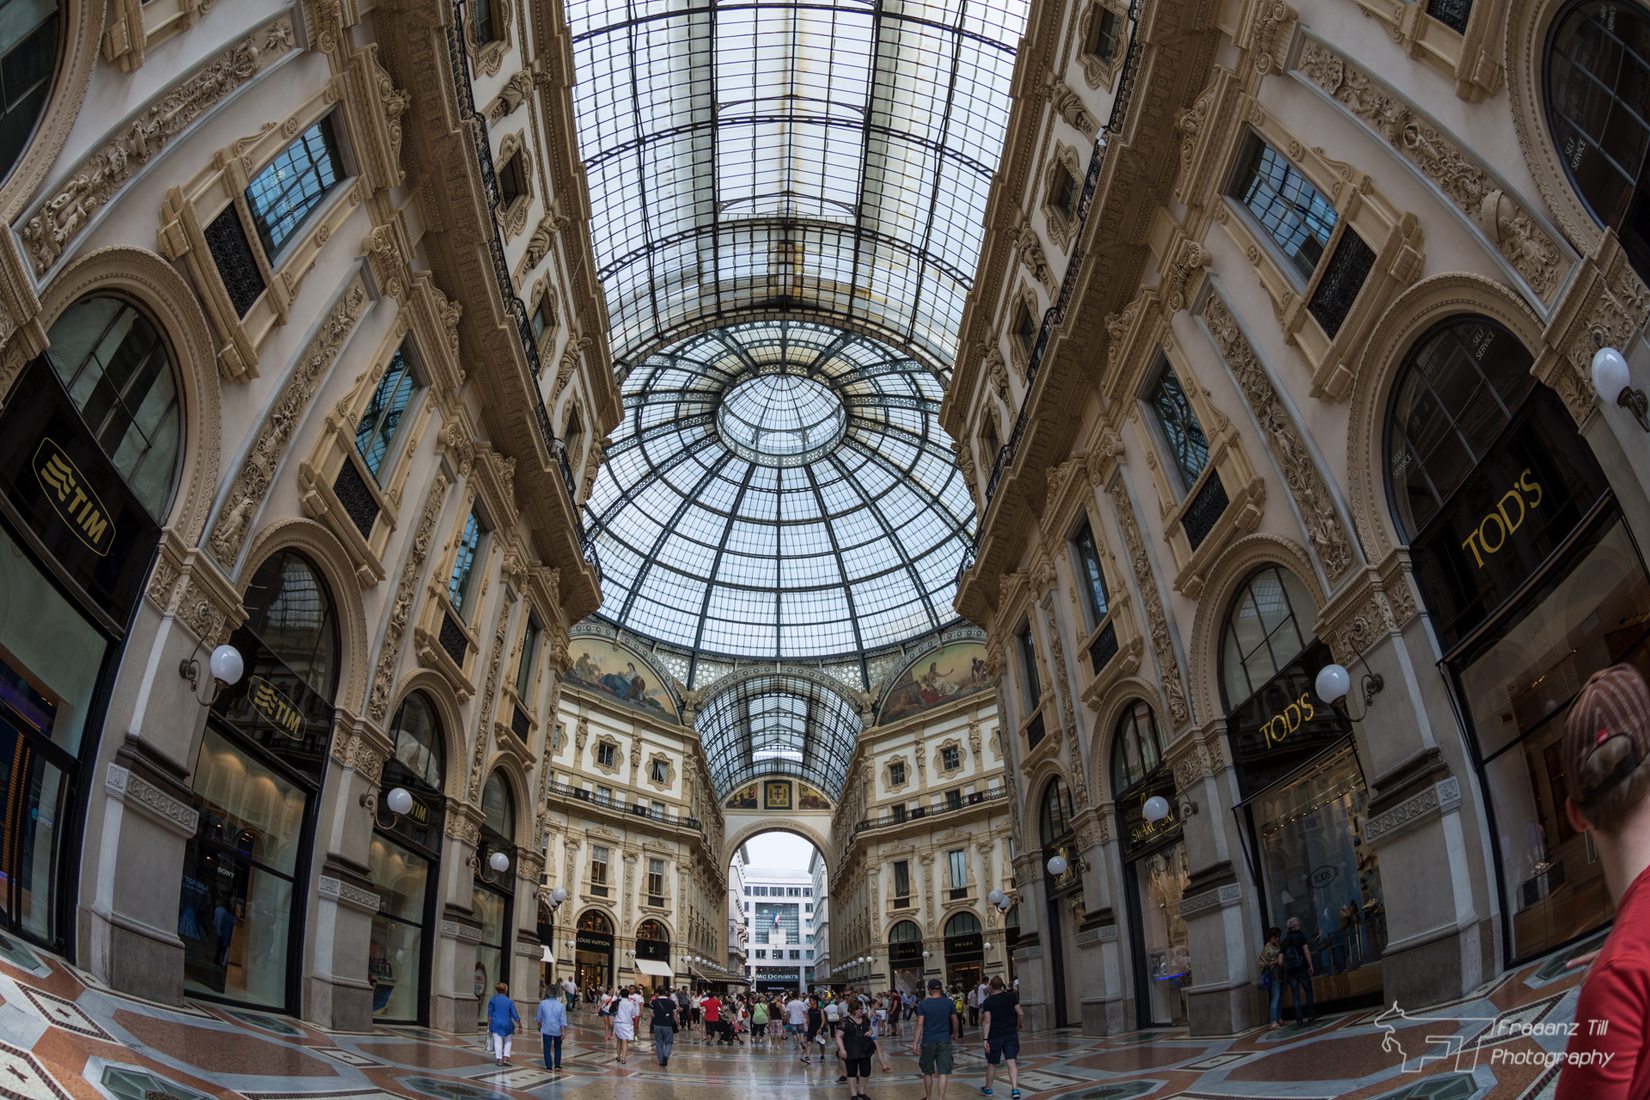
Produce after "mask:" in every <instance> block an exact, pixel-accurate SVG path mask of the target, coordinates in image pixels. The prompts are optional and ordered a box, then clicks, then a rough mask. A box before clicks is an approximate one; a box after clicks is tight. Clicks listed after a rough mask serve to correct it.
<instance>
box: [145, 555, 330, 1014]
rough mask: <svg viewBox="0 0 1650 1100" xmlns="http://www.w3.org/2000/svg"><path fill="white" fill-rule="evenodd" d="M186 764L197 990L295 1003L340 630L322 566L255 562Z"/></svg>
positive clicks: (189, 917) (186, 862)
mask: <svg viewBox="0 0 1650 1100" xmlns="http://www.w3.org/2000/svg"><path fill="white" fill-rule="evenodd" d="M245 602H246V608H247V618H246V622H245V623H244V624H243V625H242V626H241V627H240V629H238V630H237V631H235V633H234V635H233V636H232V637H231V639H230V641H231V644H233V645H234V646H235V647H236V648H237V649H239V650H240V651H241V656H242V658H243V659H244V661H245V666H246V671H245V675H244V676H243V677H242V679H241V681H240V683H238V684H236V685H234V687H232V688H228V689H225V690H223V691H221V692H220V693H219V695H218V697H217V700H216V701H215V702H214V703H213V704H212V708H211V711H210V714H209V717H208V720H207V724H206V731H205V733H204V734H203V736H202V739H201V747H200V754H199V756H198V758H197V760H196V763H195V770H194V783H193V787H194V792H195V798H196V804H197V807H198V809H199V812H200V819H199V825H198V828H197V831H196V833H195V836H194V838H193V839H191V840H190V841H189V843H188V845H187V846H186V848H185V850H184V858H183V888H182V891H181V894H180V896H179V902H178V933H179V935H180V936H181V937H182V939H183V943H184V986H185V988H186V989H188V990H189V991H190V992H191V993H194V994H196V995H199V996H206V997H217V998H222V999H225V1000H230V1001H237V1002H242V1003H247V1004H255V1005H263V1006H267V1007H270V1008H278V1009H281V1010H282V1011H285V1012H293V1011H295V1010H296V1009H297V991H298V981H299V978H300V976H301V974H300V972H301V970H302V966H301V960H302V945H303V942H304V911H305V905H304V902H305V899H306V898H307V896H308V871H309V864H310V852H311V849H312V847H313V842H314V833H315V802H316V796H317V795H318V794H319V792H320V789H321V780H322V777H323V775H324V774H325V772H326V764H327V749H328V747H329V745H330V743H331V739H332V719H333V713H332V699H333V694H334V692H335V691H336V690H337V683H338V663H339V659H338V652H339V633H338V622H337V615H336V612H335V610H334V607H333V601H332V595H331V593H330V592H329V591H328V589H327V585H326V582H325V580H324V579H323V578H322V576H321V574H320V571H319V570H318V569H317V568H316V567H315V565H314V564H313V563H311V562H310V561H309V559H308V558H306V557H304V556H303V555H302V554H300V553H298V552H297V551H295V550H279V551H276V552H275V553H274V554H273V555H271V556H270V557H269V558H268V559H267V560H265V561H264V563H263V564H262V565H260V566H259V567H258V569H257V572H255V573H254V574H253V576H252V583H251V584H250V585H248V587H247V591H246V596H245Z"/></svg>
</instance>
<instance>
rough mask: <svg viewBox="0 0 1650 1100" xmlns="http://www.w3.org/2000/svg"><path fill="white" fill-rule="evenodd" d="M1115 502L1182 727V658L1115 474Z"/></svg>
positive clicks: (1170, 702) (1167, 696)
mask: <svg viewBox="0 0 1650 1100" xmlns="http://www.w3.org/2000/svg"><path fill="white" fill-rule="evenodd" d="M1106 492H1107V493H1108V494H1109V495H1110V496H1111V498H1112V503H1114V504H1115V505H1116V506H1117V522H1118V526H1119V527H1121V528H1122V530H1123V542H1124V544H1125V545H1126V547H1127V549H1128V553H1129V563H1130V565H1131V567H1132V568H1133V570H1134V579H1135V583H1136V584H1137V585H1139V587H1140V606H1141V607H1142V608H1143V609H1144V610H1145V612H1146V626H1147V631H1148V633H1149V634H1150V635H1151V639H1152V652H1154V653H1155V654H1156V655H1157V668H1158V672H1159V674H1160V677H1161V682H1162V687H1163V701H1164V703H1165V704H1167V706H1168V708H1169V719H1170V724H1171V725H1172V726H1173V727H1174V728H1175V729H1179V728H1180V727H1181V726H1183V725H1185V724H1186V723H1187V722H1188V721H1190V720H1191V717H1192V712H1191V708H1190V707H1189V706H1188V704H1187V702H1186V686H1185V683H1184V681H1183V680H1182V678H1181V675H1180V661H1179V659H1177V658H1176V657H1175V652H1174V639H1173V638H1172V637H1171V636H1170V635H1169V620H1168V618H1167V617H1166V616H1165V615H1164V613H1163V602H1162V600H1161V599H1160V598H1159V597H1158V592H1157V575H1156V573H1154V572H1153V571H1152V562H1151V558H1149V557H1147V556H1146V543H1145V540H1143V539H1142V538H1141V537H1140V525H1139V523H1137V522H1136V521H1135V518H1134V504H1133V502H1132V501H1131V500H1130V499H1129V494H1128V490H1127V489H1126V488H1124V486H1123V482H1122V479H1121V478H1113V479H1112V481H1111V483H1110V484H1109V485H1107V486H1106Z"/></svg>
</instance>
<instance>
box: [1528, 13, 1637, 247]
mask: <svg viewBox="0 0 1650 1100" xmlns="http://www.w3.org/2000/svg"><path fill="white" fill-rule="evenodd" d="M1647 87H1650V11H1646V10H1645V9H1644V7H1643V6H1642V5H1640V4H1623V3H1620V2H1619V0H1584V2H1582V3H1577V4H1573V5H1571V6H1570V8H1569V9H1568V10H1567V11H1565V12H1564V13H1563V14H1562V15H1560V16H1559V17H1558V18H1557V19H1556V20H1554V22H1553V34H1552V40H1551V43H1550V45H1549V47H1548V51H1547V72H1546V90H1547V124H1548V126H1550V127H1551V128H1552V132H1553V142H1554V144H1555V145H1556V146H1557V148H1558V157H1559V160H1561V161H1562V162H1563V163H1564V171H1565V172H1566V173H1567V174H1568V175H1569V177H1570V183H1571V184H1572V185H1573V186H1574V187H1575V189H1576V191H1577V192H1578V193H1579V194H1580V195H1581V198H1582V201H1583V202H1585V203H1586V204H1587V208H1588V210H1589V211H1590V212H1591V213H1592V215H1593V217H1594V218H1596V219H1597V220H1598V221H1599V222H1600V223H1601V224H1603V225H1607V226H1609V227H1610V228H1611V229H1614V230H1615V231H1616V233H1617V235H1619V236H1620V237H1621V241H1622V245H1623V246H1624V247H1625V248H1626V250H1627V253H1628V256H1629V257H1630V258H1631V259H1632V261H1633V266H1634V267H1636V268H1637V269H1638V270H1639V272H1640V273H1641V274H1642V273H1644V272H1646V271H1650V263H1647V262H1646V261H1647V259H1650V248H1647V245H1650V196H1647V195H1646V193H1645V187H1644V179H1645V158H1646V155H1647V154H1650V109H1647V102H1646V91H1645V89H1646V88H1647Z"/></svg>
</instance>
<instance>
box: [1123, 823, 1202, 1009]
mask: <svg viewBox="0 0 1650 1100" xmlns="http://www.w3.org/2000/svg"><path fill="white" fill-rule="evenodd" d="M1127 874H1129V875H1131V876H1132V877H1133V880H1134V889H1133V890H1131V891H1129V893H1130V896H1131V897H1132V898H1133V899H1134V902H1135V905H1134V910H1135V914H1134V915H1135V924H1136V926H1137V927H1138V928H1139V930H1140V954H1139V957H1138V958H1137V959H1136V961H1135V965H1136V966H1138V967H1139V968H1140V971H1141V973H1142V974H1143V975H1144V977H1145V979H1146V981H1145V1003H1143V1004H1142V1005H1141V1006H1140V1022H1141V1024H1142V1025H1145V1026H1162V1025H1169V1024H1176V1025H1178V1024H1184V1023H1185V1022H1186V998H1185V997H1184V996H1183V995H1182V993H1181V990H1182V989H1183V988H1185V986H1186V985H1188V984H1189V983H1190V982H1191V980H1192V952H1191V939H1190V937H1189V936H1188V935H1187V932H1186V922H1185V921H1184V920H1182V919H1181V917H1180V898H1181V895H1182V894H1184V893H1185V892H1186V880H1187V878H1188V877H1190V875H1191V868H1190V867H1188V866H1187V862H1186V846H1185V845H1184V844H1181V843H1179V842H1178V841H1177V842H1175V843H1174V844H1171V845H1170V846H1169V847H1167V848H1162V849H1159V850H1158V851H1155V852H1153V853H1152V854H1151V855H1149V856H1146V857H1144V858H1141V859H1137V860H1135V861H1134V862H1133V863H1131V864H1130V865H1129V868H1128V871H1127Z"/></svg>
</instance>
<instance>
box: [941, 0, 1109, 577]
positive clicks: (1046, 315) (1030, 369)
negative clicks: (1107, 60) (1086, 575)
mask: <svg viewBox="0 0 1650 1100" xmlns="http://www.w3.org/2000/svg"><path fill="white" fill-rule="evenodd" d="M1139 3H1140V0H1130V3H1129V46H1128V50H1127V52H1126V53H1125V55H1124V58H1123V75H1122V77H1121V79H1119V80H1118V82H1117V97H1116V98H1115V99H1113V100H1112V104H1111V114H1110V115H1109V116H1108V117H1107V119H1106V124H1105V125H1104V126H1102V127H1101V128H1100V133H1099V134H1098V135H1097V136H1096V137H1095V139H1094V148H1093V150H1092V151H1091V152H1090V154H1089V166H1088V171H1086V172H1085V173H1083V191H1082V194H1081V195H1079V196H1078V199H1077V216H1076V223H1077V228H1076V232H1075V233H1074V234H1073V235H1072V236H1073V241H1074V243H1073V245H1072V249H1071V259H1070V261H1069V262H1068V263H1067V264H1066V273H1065V276H1064V277H1063V278H1062V279H1061V280H1060V292H1059V293H1058V294H1056V295H1055V296H1054V301H1053V303H1052V304H1051V305H1050V306H1049V307H1048V309H1046V310H1044V311H1043V319H1042V322H1041V324H1039V325H1038V328H1037V340H1036V342H1035V343H1034V344H1033V345H1032V347H1031V355H1030V356H1028V357H1027V362H1026V372H1025V374H1026V395H1027V396H1028V397H1029V396H1030V394H1031V387H1032V383H1033V382H1035V381H1036V380H1037V374H1038V372H1039V371H1041V370H1042V369H1043V357H1044V356H1045V354H1046V353H1047V351H1048V343H1049V340H1050V338H1051V337H1052V336H1053V333H1054V329H1055V327H1056V326H1058V325H1059V324H1060V323H1061V322H1062V321H1064V320H1065V317H1066V309H1067V307H1068V306H1070V305H1071V299H1072V296H1073V295H1074V294H1075V293H1076V290H1077V272H1078V270H1079V269H1080V268H1081V267H1082V266H1083V264H1082V260H1083V230H1084V228H1085V227H1086V226H1087V225H1088V220H1089V212H1090V210H1091V209H1092V208H1093V206H1094V194H1095V192H1096V191H1097V190H1098V189H1099V186H1100V174H1101V172H1102V171H1103V170H1104V169H1105V166H1106V151H1107V149H1108V148H1110V140H1111V134H1112V133H1114V132H1115V131H1116V130H1117V129H1119V122H1120V120H1121V119H1123V118H1124V117H1126V116H1127V114H1128V110H1129V106H1130V104H1131V103H1132V102H1133V100H1134V86H1135V78H1136V77H1137V76H1138V74H1139V69H1140V42H1139V34H1138V30H1139V25H1140V24H1139ZM1030 412H1031V403H1030V401H1021V402H1020V412H1019V414H1018V415H1017V416H1016V417H1015V418H1014V430H1013V431H1012V432H1010V433H1009V435H1008V442H1006V443H1004V444H1003V445H1002V447H1001V448H999V449H998V451H997V456H996V458H995V459H994V460H993V462H992V463H991V475H990V477H988V478H987V479H986V483H985V502H984V504H983V506H982V507H981V508H980V515H981V517H982V518H983V517H984V515H985V513H986V512H987V511H988V510H989V509H990V507H991V498H992V497H993V496H995V495H996V492H997V486H998V485H999V484H1000V483H1001V482H1002V479H1003V474H1004V472H1005V471H1007V469H1008V468H1009V467H1010V466H1011V465H1013V463H1014V457H1015V455H1016V454H1018V453H1019V450H1020V443H1021V441H1022V440H1023V439H1024V438H1025V434H1026V427H1027V424H1028V423H1029V418H1030ZM975 537H976V538H978V537H979V536H978V534H976V536H975ZM976 549H977V547H969V548H967V549H965V550H964V552H963V556H962V561H961V563H959V565H958V566H957V576H958V577H959V578H960V577H961V576H962V575H963V574H964V573H966V572H967V571H968V570H969V569H970V568H972V567H973V565H974V555H975V551H976Z"/></svg>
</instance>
